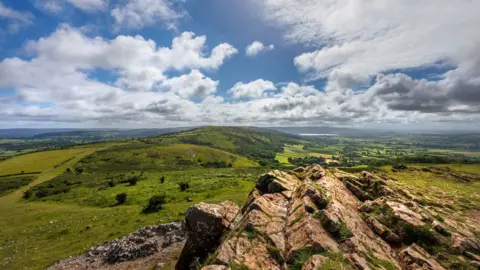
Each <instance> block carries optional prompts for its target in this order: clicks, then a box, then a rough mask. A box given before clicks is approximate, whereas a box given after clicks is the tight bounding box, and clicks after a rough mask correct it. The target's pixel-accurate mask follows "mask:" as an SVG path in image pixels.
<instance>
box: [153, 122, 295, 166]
mask: <svg viewBox="0 0 480 270" xmlns="http://www.w3.org/2000/svg"><path fill="white" fill-rule="evenodd" d="M299 139H300V138H299V137H298V136H294V135H291V134H286V133H282V132H278V131H275V130H269V129H260V128H247V127H214V126H210V127H201V128H197V129H193V130H189V131H184V132H180V133H174V134H167V135H162V136H159V137H155V138H148V139H146V140H148V141H149V142H153V143H158V144H162V145H168V144H176V143H189V144H195V145H204V146H209V147H212V148H217V149H221V150H224V151H228V152H231V153H235V154H238V155H242V156H246V157H248V158H250V159H253V160H257V161H262V160H263V163H265V162H267V161H273V160H274V159H275V155H276V153H277V152H282V151H283V146H284V144H293V143H295V142H297V141H298V140H299Z"/></svg>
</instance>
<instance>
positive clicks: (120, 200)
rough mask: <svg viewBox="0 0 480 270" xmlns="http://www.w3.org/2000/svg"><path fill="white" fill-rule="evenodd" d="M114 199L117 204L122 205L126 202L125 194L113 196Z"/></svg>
mask: <svg viewBox="0 0 480 270" xmlns="http://www.w3.org/2000/svg"><path fill="white" fill-rule="evenodd" d="M115 199H116V200H117V204H124V203H125V202H126V201H127V193H125V192H122V193H119V194H117V196H115Z"/></svg>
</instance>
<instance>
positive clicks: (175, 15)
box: [110, 0, 186, 29]
mask: <svg viewBox="0 0 480 270" xmlns="http://www.w3.org/2000/svg"><path fill="white" fill-rule="evenodd" d="M175 2H176V1H175V0H128V1H126V4H124V5H120V6H118V7H116V8H114V9H112V11H111V12H110V14H111V16H112V17H113V19H114V20H115V24H116V28H117V29H119V28H129V29H140V28H143V27H147V26H152V25H155V24H156V23H158V22H162V23H164V24H166V26H167V28H169V29H176V27H177V21H178V19H180V18H182V17H184V16H185V15H186V12H184V11H178V10H177V9H176V8H175V6H174V3H175Z"/></svg>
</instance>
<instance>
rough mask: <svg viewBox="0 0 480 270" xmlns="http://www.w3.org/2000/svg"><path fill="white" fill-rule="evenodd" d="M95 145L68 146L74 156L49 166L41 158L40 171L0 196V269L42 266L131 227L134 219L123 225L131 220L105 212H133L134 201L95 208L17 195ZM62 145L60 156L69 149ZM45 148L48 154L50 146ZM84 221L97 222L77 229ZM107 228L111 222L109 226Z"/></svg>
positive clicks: (69, 163)
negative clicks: (121, 220)
mask: <svg viewBox="0 0 480 270" xmlns="http://www.w3.org/2000/svg"><path fill="white" fill-rule="evenodd" d="M98 149H100V148H83V149H77V150H80V152H76V151H74V152H73V153H77V155H76V156H74V157H73V158H69V159H68V161H67V162H64V161H65V159H60V158H59V159H57V162H59V163H57V164H54V163H50V164H51V166H52V167H51V168H46V167H45V166H46V165H45V163H43V164H42V166H43V168H45V169H44V171H43V172H42V173H41V174H40V175H39V176H38V177H37V178H36V179H35V180H34V181H33V182H31V183H30V184H28V185H27V186H24V187H21V188H19V189H17V190H15V191H13V192H12V193H10V194H8V195H6V196H3V197H0V216H1V217H2V218H1V219H0V243H2V246H1V248H0V268H1V269H44V268H45V267H46V266H47V265H49V264H52V263H54V262H55V261H57V260H58V259H61V258H64V257H67V256H69V255H72V254H75V253H78V252H81V251H82V250H85V249H86V248H87V246H91V244H93V243H94V242H97V241H98V240H99V239H108V238H109V237H110V239H111V238H112V237H114V236H119V235H121V234H123V233H125V232H127V231H131V229H132V228H133V227H135V225H134V224H129V225H128V223H130V222H128V223H127V224H117V223H118V222H117V221H116V220H115V218H109V217H110V215H112V214H114V216H118V217H119V218H124V217H125V216H126V215H131V216H132V217H135V215H137V217H138V215H139V214H138V211H137V209H135V208H133V207H129V208H128V207H124V208H118V209H114V210H116V211H117V212H111V211H110V210H108V211H107V210H105V209H100V208H84V207H82V208H81V207H78V206H72V205H60V204H47V203H25V202H22V201H21V197H22V194H23V192H24V191H25V190H27V189H28V188H30V187H32V186H34V185H37V184H41V183H43V182H45V181H48V180H50V179H52V178H54V177H55V176H57V175H58V174H60V173H62V172H63V171H65V169H66V168H68V167H69V166H72V165H73V164H75V163H76V162H78V161H79V160H80V159H82V158H83V157H85V156H87V155H90V154H92V153H93V152H94V151H96V150H98ZM61 151H62V153H63V157H64V156H65V152H63V151H67V152H66V153H72V151H68V150H61ZM44 153H45V154H46V155H47V156H50V155H51V151H47V152H44ZM35 154H40V153H35ZM57 154H58V153H57ZM60 156H62V155H60ZM106 215H108V216H106ZM144 220H145V219H144ZM132 222H134V221H132ZM88 225H91V226H98V228H100V229H98V230H89V231H88V232H86V233H82V231H83V230H84V229H85V228H86V226H88ZM107 228H110V232H109V231H108V229H107ZM113 228H115V229H113ZM116 228H118V229H116ZM112 232H113V235H111V234H112ZM109 235H110V236H109Z"/></svg>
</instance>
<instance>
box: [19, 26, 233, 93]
mask: <svg viewBox="0 0 480 270" xmlns="http://www.w3.org/2000/svg"><path fill="white" fill-rule="evenodd" d="M205 43H206V37H205V36H195V34H194V33H191V32H184V33H182V34H181V35H180V36H178V37H175V38H174V39H173V41H172V46H171V48H167V47H157V46H156V44H155V42H154V41H152V40H146V39H144V38H143V37H141V36H135V37H133V36H123V35H120V36H117V37H116V38H115V39H113V40H105V39H103V38H101V37H95V38H89V37H87V36H86V35H85V34H84V33H82V32H81V31H79V30H77V29H73V28H71V27H69V26H66V25H64V26H61V27H60V28H59V29H57V31H56V32H55V33H53V34H52V35H51V36H49V37H47V38H41V39H39V40H38V41H31V42H28V43H27V45H26V50H27V52H29V53H32V54H36V55H39V57H38V58H39V59H42V60H45V61H47V60H48V61H50V62H51V61H55V62H57V63H59V64H61V65H64V66H74V67H78V68H83V69H94V68H104V69H109V70H112V71H114V72H116V73H118V75H120V78H119V79H118V81H117V85H119V86H121V87H123V88H125V89H128V90H133V91H146V90H149V89H151V88H152V87H153V86H154V85H155V84H156V83H158V82H160V81H162V80H165V75H164V72H165V71H168V70H176V71H185V70H191V69H207V70H215V69H217V68H218V67H220V66H221V65H222V64H223V62H224V61H225V60H226V59H228V58H230V57H231V56H233V55H234V54H236V53H237V50H236V49H235V48H234V47H233V46H231V45H230V44H227V43H222V44H219V45H218V46H216V47H215V48H214V49H213V50H212V51H211V53H210V55H209V56H208V55H207V53H206V52H205V49H206V48H205Z"/></svg>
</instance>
